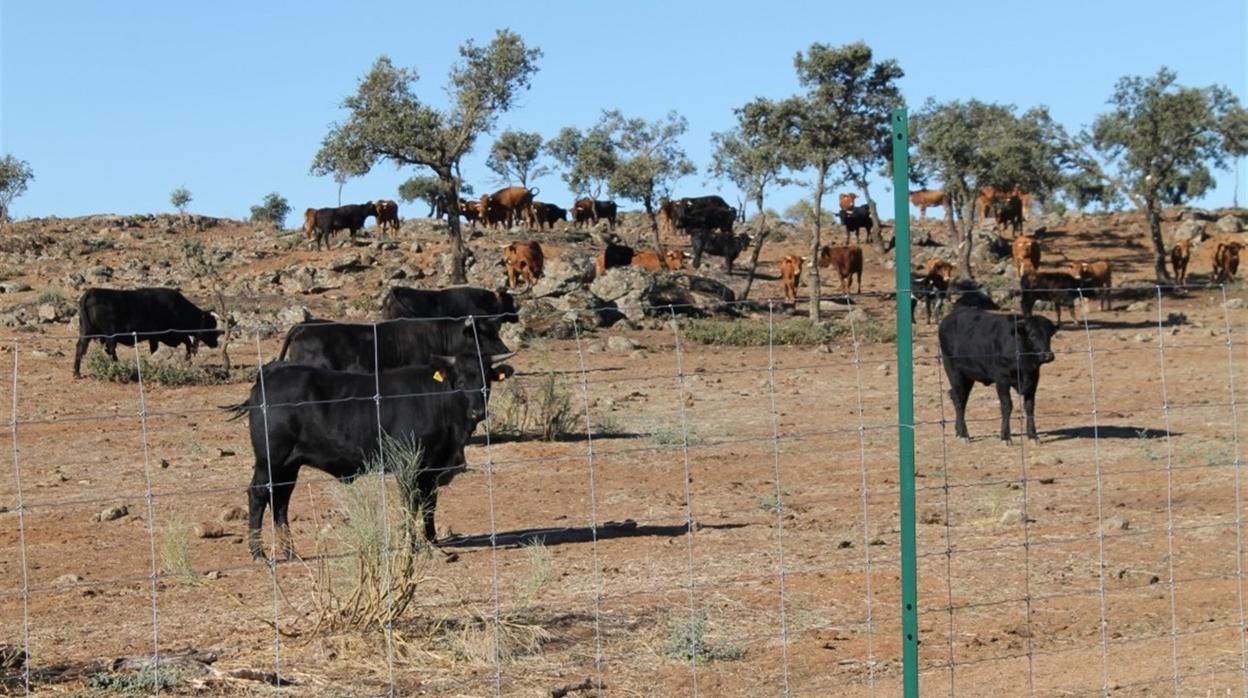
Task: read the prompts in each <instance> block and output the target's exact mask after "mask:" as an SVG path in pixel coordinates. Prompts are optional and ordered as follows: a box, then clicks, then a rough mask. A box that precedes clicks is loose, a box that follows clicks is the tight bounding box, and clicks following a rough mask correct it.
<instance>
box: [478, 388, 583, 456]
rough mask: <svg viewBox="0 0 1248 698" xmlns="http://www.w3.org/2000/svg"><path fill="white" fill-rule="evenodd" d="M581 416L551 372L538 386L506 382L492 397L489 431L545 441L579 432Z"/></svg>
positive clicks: (565, 389)
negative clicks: (534, 437)
mask: <svg viewBox="0 0 1248 698" xmlns="http://www.w3.org/2000/svg"><path fill="white" fill-rule="evenodd" d="M578 414H579V413H578V412H576V411H575V410H574V409H573V408H572V393H571V391H569V390H568V389H567V388H565V387H563V386H562V385H560V383H559V377H558V375H556V374H555V372H554V371H549V372H547V374H546V375H545V376H544V377H543V378H542V379H541V382H540V383H539V384H538V385H537V386H536V387H533V386H529V387H526V386H525V384H524V382H523V381H520V380H509V381H504V382H503V384H502V386H501V387H498V388H496V389H495V390H494V391H493V393H491V396H490V429H491V430H492V431H495V432H497V433H500V434H514V435H517V436H525V435H528V434H532V435H534V436H537V437H539V438H541V439H542V440H544V441H553V440H554V439H556V438H557V437H559V436H563V435H565V434H568V433H571V432H572V431H575V430H577V428H578V426H580V427H582V428H583V426H584V423H583V422H582V423H580V424H579V425H578V423H577V416H578Z"/></svg>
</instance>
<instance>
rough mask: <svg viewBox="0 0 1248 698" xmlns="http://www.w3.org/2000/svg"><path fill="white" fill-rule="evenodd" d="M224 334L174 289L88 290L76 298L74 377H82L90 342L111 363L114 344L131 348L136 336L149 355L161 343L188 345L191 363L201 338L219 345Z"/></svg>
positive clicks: (207, 314) (212, 318)
mask: <svg viewBox="0 0 1248 698" xmlns="http://www.w3.org/2000/svg"><path fill="white" fill-rule="evenodd" d="M221 334H222V331H221V330H218V329H217V318H216V316H215V315H213V314H212V313H210V312H208V311H206V310H201V309H200V308H199V307H198V306H196V305H195V304H194V303H192V302H190V301H189V300H187V299H186V296H184V295H182V292H181V291H178V290H177V289H172V288H136V289H134V290H132V291H121V290H116V289H111V288H91V289H87V292H86V293H84V294H82V298H79V299H78V348H77V349H76V350H75V351H74V378H81V377H82V374H81V373H80V369H81V368H82V356H83V354H86V353H87V347H88V346H90V345H91V340H93V339H98V340H99V341H100V342H101V343H102V344H103V345H104V351H105V352H107V353H108V355H109V357H111V358H112V359H113V361H116V360H117V345H118V344H124V345H125V346H128V347H132V346H134V344H135V340H136V338H137V340H138V341H140V342H142V341H144V340H147V344H148V348H149V349H150V350H151V352H152V353H155V352H156V348H157V347H158V346H159V345H161V344H166V345H168V346H171V347H176V346H178V345H179V344H185V345H186V357H187V358H188V359H189V358H190V357H191V356H192V355H194V354H195V351H196V349H198V348H199V342H200V340H203V342H204V344H207V345H208V346H209V347H216V346H217V338H218V337H220V336H221Z"/></svg>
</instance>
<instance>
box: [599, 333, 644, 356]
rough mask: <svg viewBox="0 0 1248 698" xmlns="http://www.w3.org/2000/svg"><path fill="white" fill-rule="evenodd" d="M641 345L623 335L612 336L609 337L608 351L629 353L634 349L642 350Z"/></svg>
mask: <svg viewBox="0 0 1248 698" xmlns="http://www.w3.org/2000/svg"><path fill="white" fill-rule="evenodd" d="M640 348H641V345H640V344H638V343H637V342H636V341H634V340H632V339H629V338H628V337H624V336H621V335H612V336H610V337H607V349H608V350H609V351H618V352H629V351H633V350H634V349H640Z"/></svg>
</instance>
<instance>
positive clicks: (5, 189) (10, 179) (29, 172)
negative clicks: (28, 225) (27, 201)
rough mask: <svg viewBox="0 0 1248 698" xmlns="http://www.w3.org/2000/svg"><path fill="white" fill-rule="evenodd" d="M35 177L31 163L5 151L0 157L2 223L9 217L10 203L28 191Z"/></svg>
mask: <svg viewBox="0 0 1248 698" xmlns="http://www.w3.org/2000/svg"><path fill="white" fill-rule="evenodd" d="M34 178H35V171H34V170H33V169H31V167H30V163H28V162H26V161H25V160H18V159H17V158H15V157H13V156H12V155H10V154H8V153H5V155H4V157H3V158H0V223H3V222H5V221H7V220H8V219H9V205H10V204H12V203H13V199H16V198H17V197H19V196H21V195H22V194H24V193H25V192H26V187H27V185H29V184H30V182H31V180H33V179H34Z"/></svg>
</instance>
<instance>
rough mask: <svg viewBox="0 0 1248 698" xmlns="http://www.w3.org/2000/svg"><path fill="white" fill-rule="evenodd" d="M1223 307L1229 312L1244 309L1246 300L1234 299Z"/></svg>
mask: <svg viewBox="0 0 1248 698" xmlns="http://www.w3.org/2000/svg"><path fill="white" fill-rule="evenodd" d="M1222 307H1223V308H1226V309H1227V310H1238V309H1239V308H1242V307H1244V299H1243V298H1232V299H1230V300H1228V301H1227V302H1225V303H1223V304H1222Z"/></svg>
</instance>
